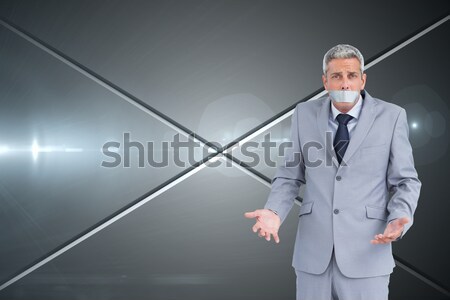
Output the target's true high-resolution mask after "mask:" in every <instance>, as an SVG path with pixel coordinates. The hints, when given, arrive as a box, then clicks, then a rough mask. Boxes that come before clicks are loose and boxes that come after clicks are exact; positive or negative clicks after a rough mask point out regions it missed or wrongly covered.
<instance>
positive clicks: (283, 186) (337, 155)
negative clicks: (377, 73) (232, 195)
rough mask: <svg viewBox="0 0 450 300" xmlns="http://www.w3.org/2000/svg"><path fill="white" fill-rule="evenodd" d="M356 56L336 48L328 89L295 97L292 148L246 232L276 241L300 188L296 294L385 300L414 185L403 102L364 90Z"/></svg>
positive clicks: (329, 62) (306, 298) (327, 63)
mask: <svg viewBox="0 0 450 300" xmlns="http://www.w3.org/2000/svg"><path fill="white" fill-rule="evenodd" d="M363 70H364V58H363V56H362V55H361V53H360V52H359V50H358V49H356V48H355V47H353V46H350V45H337V46H335V47H333V48H331V49H330V50H329V51H328V52H327V53H326V54H325V56H324V60H323V75H322V81H323V85H324V87H325V89H326V90H327V91H328V95H327V96H325V97H322V98H320V99H318V100H311V101H308V102H304V103H299V104H298V105H297V107H296V108H295V110H294V114H293V116H292V127H291V140H292V143H293V147H292V148H291V149H290V151H289V152H288V153H287V154H286V157H285V165H284V166H280V167H279V168H278V170H277V173H276V175H275V177H274V178H273V180H272V190H271V193H270V195H269V198H268V201H267V203H266V205H265V207H264V209H259V210H255V211H253V212H247V213H246V214H245V216H246V217H247V218H256V224H255V225H254V226H253V231H254V232H258V234H259V236H260V237H265V239H266V240H267V241H270V239H271V236H272V237H273V239H274V240H275V242H277V243H279V241H280V239H279V236H278V230H279V227H280V225H281V224H282V222H283V221H284V220H285V218H286V216H287V215H288V213H289V211H290V209H291V208H292V206H293V204H294V199H295V198H296V197H297V196H298V191H299V187H300V185H301V184H304V185H305V193H304V197H303V202H302V205H301V207H300V210H299V224H298V230H297V237H296V241H295V247H294V255H293V262H292V266H293V267H294V268H295V272H296V275H297V299H298V300H322V299H341V300H342V299H345V300H357V299H364V300H370V299H374V300H381V299H388V292H389V291H388V285H389V277H390V273H392V271H393V268H394V267H395V262H394V259H393V256H392V246H391V242H393V241H396V240H399V239H400V238H402V237H403V236H404V235H405V233H406V232H407V231H408V229H409V228H410V227H411V225H412V223H413V215H414V211H415V209H416V207H417V201H418V198H419V192H420V187H421V182H420V181H419V179H418V177H417V172H416V170H415V168H414V161H413V156H412V148H411V145H410V143H409V140H408V133H409V131H408V123H407V119H406V112H405V110H404V109H403V108H401V107H399V106H397V105H394V104H391V103H387V102H385V101H383V100H380V99H376V98H372V97H371V96H370V95H369V93H367V92H366V91H365V90H364V87H365V84H366V78H367V75H366V74H365V73H364V72H363Z"/></svg>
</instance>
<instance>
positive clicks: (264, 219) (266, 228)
mask: <svg viewBox="0 0 450 300" xmlns="http://www.w3.org/2000/svg"><path fill="white" fill-rule="evenodd" d="M245 217H246V218H250V219H251V218H256V223H255V225H253V232H258V230H259V233H258V235H259V236H260V237H265V238H266V240H267V241H270V236H271V235H272V236H273V238H274V240H275V242H277V243H279V242H280V239H279V237H278V229H279V228H280V224H281V220H280V217H279V216H278V215H276V214H275V213H273V212H272V211H270V210H268V209H258V210H255V211H252V212H246V213H245Z"/></svg>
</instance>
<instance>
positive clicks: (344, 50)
mask: <svg viewBox="0 0 450 300" xmlns="http://www.w3.org/2000/svg"><path fill="white" fill-rule="evenodd" d="M336 58H357V59H358V60H359V63H360V64H361V75H362V74H363V73H364V57H363V56H362V54H361V52H359V50H358V49H356V48H355V47H353V46H352V45H347V44H339V45H336V46H334V47H333V48H331V49H330V50H328V52H327V53H325V56H324V57H323V66H322V68H323V74H324V75H325V74H326V73H327V67H328V63H329V62H330V61H331V60H333V59H336Z"/></svg>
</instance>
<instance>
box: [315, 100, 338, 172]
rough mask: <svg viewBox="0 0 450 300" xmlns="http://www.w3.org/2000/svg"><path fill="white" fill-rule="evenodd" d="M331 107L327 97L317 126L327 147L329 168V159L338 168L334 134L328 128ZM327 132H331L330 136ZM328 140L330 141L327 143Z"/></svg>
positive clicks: (323, 143)
mask: <svg viewBox="0 0 450 300" xmlns="http://www.w3.org/2000/svg"><path fill="white" fill-rule="evenodd" d="M330 105H331V100H330V97H327V98H326V99H325V101H323V103H322V107H321V108H320V109H319V111H318V112H317V125H318V128H319V132H320V137H321V139H322V141H321V142H322V145H325V148H326V152H327V154H326V160H327V161H326V165H327V166H328V162H329V161H328V159H329V158H331V162H332V164H333V165H334V166H335V167H336V168H338V167H339V165H338V161H337V157H336V153H335V152H334V148H333V138H332V134H331V133H332V132H331V131H330V130H329V128H328V119H329V117H330V109H331V108H330ZM327 132H330V133H329V134H327ZM327 138H328V139H329V140H328V141H327Z"/></svg>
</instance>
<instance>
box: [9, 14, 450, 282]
mask: <svg viewBox="0 0 450 300" xmlns="http://www.w3.org/2000/svg"><path fill="white" fill-rule="evenodd" d="M447 20H448V15H447V16H446V18H445V20H444V22H445V21H447ZM0 24H2V25H3V26H5V27H7V28H8V29H10V30H11V31H13V32H15V33H16V34H18V35H20V36H22V37H23V38H25V39H26V40H28V41H30V42H31V43H33V44H35V45H36V46H38V47H39V48H41V49H43V50H45V51H47V50H51V51H52V52H51V53H50V52H49V53H50V54H52V55H53V54H56V55H57V56H55V57H56V58H58V59H60V60H61V61H63V62H65V63H67V64H68V65H70V66H72V67H73V68H75V69H76V70H78V71H79V72H80V73H82V74H84V75H86V76H87V77H89V78H91V79H93V80H94V81H95V82H97V83H99V84H101V85H102V86H104V87H105V88H107V89H110V88H111V89H110V90H111V91H113V92H115V93H118V95H120V96H121V97H122V98H124V99H125V100H127V101H128V102H130V103H131V104H133V105H136V106H137V107H139V108H141V109H142V110H144V111H146V112H147V113H149V114H151V115H152V116H153V114H152V113H154V114H156V116H155V118H157V119H159V120H160V121H161V122H163V123H165V124H167V123H166V122H165V121H167V122H169V120H170V121H172V122H173V123H172V122H169V123H168V124H167V125H168V126H170V127H171V128H174V129H175V130H176V131H179V132H181V133H183V134H186V133H187V135H188V136H193V137H195V136H196V134H195V133H194V132H191V131H190V130H188V129H187V128H186V130H183V131H184V132H183V131H181V130H180V129H182V128H184V127H183V126H182V125H181V124H179V125H180V127H178V128H177V126H176V125H178V123H177V122H175V121H173V120H171V119H170V118H169V117H166V116H164V115H163V114H162V113H160V112H158V111H157V110H155V109H153V108H152V107H150V106H149V105H148V104H146V103H145V102H142V101H141V100H139V99H137V98H136V97H134V96H132V95H131V94H128V93H127V92H126V91H124V90H122V89H120V88H119V87H117V86H115V85H114V84H112V83H110V82H109V81H107V80H106V79H104V78H102V77H100V76H99V75H97V74H95V73H94V72H92V71H90V70H88V69H87V68H85V67H84V66H82V65H80V64H78V63H76V62H75V61H72V60H71V59H70V58H68V57H66V56H65V55H64V54H63V53H60V52H59V51H58V50H56V49H53V48H52V47H51V46H49V45H47V46H48V48H42V47H43V46H44V45H46V44H45V43H43V42H42V43H39V41H40V40H39V39H37V38H36V39H32V38H31V37H32V36H31V35H30V36H28V35H26V34H24V33H23V32H22V31H21V30H19V29H18V28H16V27H15V26H14V25H11V24H9V23H8V22H5V21H4V20H2V19H1V18H0ZM436 27H437V26H436ZM422 35H423V34H422ZM410 42H411V41H410ZM410 42H409V43H410ZM409 43H407V44H409ZM398 50H399V49H397V51H398ZM47 52H48V51H47ZM392 53H394V52H392ZM392 53H391V54H392ZM391 54H389V55H391ZM386 57H387V56H386ZM380 61H381V60H380ZM378 62H379V61H378ZM378 62H377V63H378ZM321 91H322V93H323V92H324V91H323V89H319V90H318V91H317V92H316V93H313V94H312V95H311V98H309V99H306V100H303V101H307V100H312V99H316V98H317V97H318V95H320V92H321ZM130 100H131V101H130ZM303 101H302V100H301V101H299V102H303ZM299 102H298V103H299ZM295 105H296V104H295ZM295 105H293V107H292V108H291V110H293V108H295ZM288 110H289V108H288V109H286V110H285V111H286V112H285V113H289V112H288ZM283 112H284V111H283ZM283 112H282V113H280V114H278V115H280V116H282V115H283ZM291 114H292V113H291ZM278 115H277V116H278ZM162 116H164V117H162ZM277 116H276V117H277ZM280 116H278V117H280ZM160 118H162V119H160ZM285 118H286V117H285ZM285 118H284V119H285ZM272 119H273V118H272ZM272 119H270V120H268V121H266V122H264V123H263V124H261V125H260V126H259V127H257V128H261V127H263V126H264V125H268V124H269V123H271V120H272ZM272 122H273V121H272ZM275 124H276V123H275ZM275 124H273V125H275ZM273 125H272V126H273ZM172 126H175V127H172ZM272 126H270V127H272ZM270 127H268V128H270ZM254 131H255V130H254ZM252 133H254V132H249V133H247V134H245V135H243V136H241V138H238V139H235V141H236V142H237V143H239V141H240V140H243V139H244V138H245V137H246V136H249V135H250V134H252ZM197 138H198V135H197ZM198 140H199V141H201V142H203V143H204V144H205V145H210V143H208V142H207V141H206V140H205V139H202V138H199V139H198ZM202 140H203V141H202ZM236 142H231V143H229V144H228V145H226V146H225V147H223V148H222V149H220V150H219V151H220V152H222V151H224V150H227V149H228V148H230V147H232V146H235V145H236ZM220 152H219V153H217V152H216V153H213V154H211V155H210V156H208V157H206V158H204V159H203V160H201V161H199V162H198V163H196V164H194V165H192V166H191V167H190V168H188V169H186V170H185V171H183V172H181V173H179V174H178V175H177V176H175V177H173V178H172V179H170V180H167V181H166V182H165V183H163V184H161V185H159V186H158V187H156V188H154V189H152V191H150V192H148V193H147V194H145V195H143V196H142V197H140V198H139V199H137V200H135V201H133V202H132V203H130V204H129V205H127V206H125V207H124V208H123V209H121V210H119V211H117V212H116V213H115V214H113V215H112V216H109V217H107V218H105V219H103V220H101V221H100V222H98V223H97V224H95V225H93V226H92V227H91V228H89V229H87V230H85V231H84V232H82V233H80V234H79V235H77V236H76V237H74V238H73V239H71V240H69V241H68V242H66V243H64V244H62V245H61V246H59V247H57V248H56V249H54V250H53V251H51V252H50V253H47V254H46V255H44V256H43V257H41V258H40V259H38V260H37V261H36V262H34V263H32V264H30V265H29V266H28V267H26V268H24V270H22V271H20V272H17V273H16V275H14V276H13V277H12V278H11V279H10V280H7V281H5V282H4V283H2V285H0V290H3V289H4V288H6V287H7V286H9V285H11V284H13V283H14V282H16V281H18V280H20V279H21V278H23V277H24V276H26V275H28V274H29V273H31V272H33V271H34V270H36V269H38V268H39V267H41V266H42V265H44V264H46V263H47V262H49V261H51V260H53V259H54V258H56V257H58V256H59V255H61V254H63V253H64V252H66V251H67V250H69V249H70V248H72V247H74V246H76V245H77V244H79V243H81V242H82V241H84V240H86V239H87V238H89V237H90V236H92V235H94V234H95V233H97V232H99V231H100V230H102V229H104V228H106V227H107V226H109V225H111V224H112V223H114V222H116V221H117V220H119V219H121V218H122V217H124V216H126V215H127V214H129V213H131V212H132V211H134V210H135V209H137V208H139V207H140V206H142V205H143V204H145V203H147V202H148V201H150V200H151V199H153V198H155V197H156V196H158V195H159V194H161V193H163V192H164V191H166V190H168V189H169V188H171V187H173V186H175V185H176V184H178V183H179V182H181V181H183V180H185V179H186V178H188V177H190V176H191V175H193V174H195V173H196V172H198V171H200V170H201V169H203V168H204V167H205V166H206V165H207V164H208V161H210V160H211V159H212V158H213V157H215V156H218V155H221V153H220ZM227 157H228V155H227ZM239 169H240V170H243V169H242V167H240V168H239ZM245 169H246V170H247V171H248V170H252V169H251V168H249V167H247V168H245ZM256 172H257V171H256V170H253V171H252V173H253V174H254V175H256V174H257V173H259V172H257V173H256ZM246 173H247V172H246ZM260 175H262V174H260ZM262 176H263V177H265V176H264V175H262ZM252 177H253V176H252ZM263 177H261V178H263ZM253 178H255V177H253ZM266 178H267V177H266Z"/></svg>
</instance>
